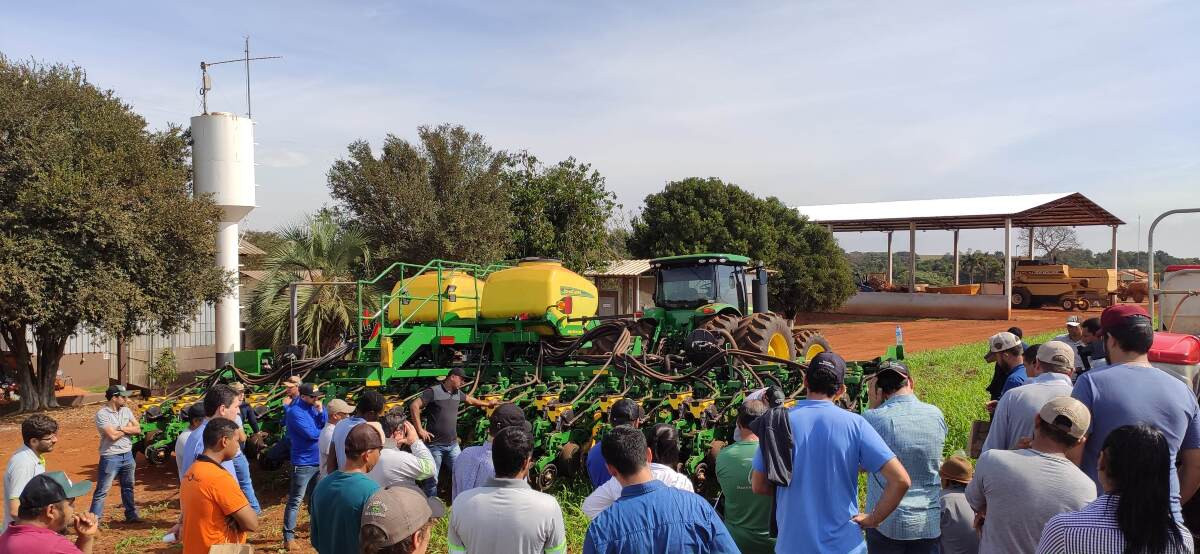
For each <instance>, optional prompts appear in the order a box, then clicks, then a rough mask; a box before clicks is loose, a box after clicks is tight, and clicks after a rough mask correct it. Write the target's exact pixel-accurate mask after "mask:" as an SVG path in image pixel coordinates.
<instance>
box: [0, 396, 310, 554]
mask: <svg viewBox="0 0 1200 554" xmlns="http://www.w3.org/2000/svg"><path fill="white" fill-rule="evenodd" d="M98 409H99V406H98V405H95V404H93V405H89V406H82V407H78V408H61V409H57V410H52V411H50V412H48V414H49V415H50V417H53V418H54V419H55V420H56V421H58V425H59V429H58V444H57V445H56V446H55V448H54V451H52V452H50V453H49V454H47V455H46V469H47V470H48V471H65V472H66V473H67V475H68V476H69V477H70V478H71V480H73V481H79V480H83V479H89V480H91V481H92V482H95V480H96V474H95V473H96V465H97V463H98V462H99V454H98V452H99V451H98V448H99V445H100V438H99V435H98V434H97V432H96V426H95V424H94V423H93V418H94V417H95V415H96V410H98ZM22 419H24V416H20V415H9V416H5V417H2V418H0V463H7V460H8V457H9V456H11V455H12V453H13V452H14V451H15V450H16V449H17V448H19V447H20V444H21V420H22ZM137 463H138V468H137V482H136V485H135V487H134V498H135V500H136V503H137V506H138V510H139V512H140V515H141V516H142V519H144V520H145V523H139V524H135V525H129V524H126V523H124V522H123V517H124V511H123V510H122V509H121V488H120V486H118V484H117V482H116V481H114V482H113V487H112V489H111V490H110V491H109V493H108V497H107V498H106V499H105V503H104V519H105V522H104V524H103V526H102V528H101V532H100V537H99V539H98V540H97V543H96V545H95V548H94V552H96V553H102V552H103V553H109V552H131V553H132V552H180V551H182V549H181V548H180V547H179V546H178V545H175V546H170V545H166V544H164V543H163V542H161V540H160V539H161V537H162V536H163V535H164V534H166V532H167V530H168V529H170V528H171V526H172V525H174V524H175V520H176V518H178V517H179V485H178V483H179V481H178V476H177V475H176V473H175V464H174V461H173V460H172V461H171V462H169V463H167V464H165V465H161V466H150V465H149V464H147V463H146V461H145V459H144V458H142V457H141V456H138V458H137ZM254 485H255V490H256V492H257V494H258V499H259V502H260V503H261V504H262V506H263V516H262V518H261V522H260V529H261V530H260V531H259V532H258V533H253V534H251V539H250V543H251V544H253V545H254V549H255V551H256V552H274V551H275V550H276V549H279V548H280V547H281V546H282V544H281V541H282V540H283V534H282V529H283V504H284V501H285V500H286V499H287V485H288V476H287V473H286V472H285V471H282V470H281V471H276V472H270V473H268V472H261V471H257V470H255V474H254ZM90 504H91V495H88V496H86V497H84V498H80V499H78V500H76V501H75V509H77V510H87V509H88V505H90ZM296 530H297V535H298V537H297V538H299V539H300V540H299V541H297V544H299V545H301V546H302V548H301V549H300V550H299V551H300V552H307V553H311V552H315V551H314V550H312V548H311V547H309V546H308V544H307V542H308V515H307V513H306V512H305V510H303V509H302V510H301V511H300V522H299V523H298V524H297V526H296ZM152 531H153V532H152ZM118 546H119V547H120V549H119V550H118Z"/></svg>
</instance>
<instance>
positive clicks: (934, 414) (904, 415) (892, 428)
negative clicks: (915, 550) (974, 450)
mask: <svg viewBox="0 0 1200 554" xmlns="http://www.w3.org/2000/svg"><path fill="white" fill-rule="evenodd" d="M863 418H865V419H866V420H867V423H870V424H871V427H873V428H875V430H876V431H877V432H879V436H880V437H883V442H885V443H887V445H888V447H889V448H891V449H892V452H895V453H896V458H898V459H899V460H900V464H901V465H903V466H904V469H905V470H907V471H908V475H909V477H910V478H911V479H912V486H910V487H909V488H908V492H907V493H905V494H904V498H903V499H901V500H900V505H899V506H897V507H896V511H894V512H892V513H891V515H889V516H888V517H887V519H885V520H883V522H882V523H880V524H879V528H878V531H879V532H880V533H882V534H883V535H884V536H886V537H887V538H889V539H894V540H900V541H904V540H916V539H933V538H937V537H938V536H940V535H941V506H940V504H939V497H940V496H941V492H942V482H941V477H939V476H938V466H939V465H941V460H942V446H943V445H944V444H945V442H946V420H945V419H944V418H943V417H942V411H941V410H939V409H938V408H937V406H934V405H932V404H926V403H924V402H921V401H920V400H917V397H916V396H913V395H912V394H904V395H896V396H893V397H891V398H888V399H887V400H886V401H884V402H883V404H881V405H880V406H879V407H878V408H875V409H874V410H867V412H866V413H865V414H863ZM885 485H887V480H886V479H884V477H883V475H882V474H879V473H872V474H870V475H869V476H868V478H867V511H868V512H870V511H871V510H874V509H875V504H876V503H878V502H879V499H880V498H881V497H882V496H883V489H884V487H885Z"/></svg>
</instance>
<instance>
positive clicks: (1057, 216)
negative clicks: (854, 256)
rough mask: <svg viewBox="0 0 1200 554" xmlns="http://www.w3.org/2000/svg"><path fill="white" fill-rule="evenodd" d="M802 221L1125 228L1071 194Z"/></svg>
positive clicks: (830, 210)
mask: <svg viewBox="0 0 1200 554" xmlns="http://www.w3.org/2000/svg"><path fill="white" fill-rule="evenodd" d="M795 209H796V210H797V211H798V212H800V214H801V215H805V216H808V218H809V219H810V220H811V221H813V222H814V223H820V224H821V225H828V226H830V227H831V228H832V229H833V230H834V231H900V230H907V229H908V226H909V223H910V222H911V223H916V224H917V229H919V230H937V229H940V230H950V229H994V228H998V227H1004V220H1005V219H1006V218H1012V225H1013V227H1058V226H1077V225H1124V224H1125V222H1124V221H1121V219H1120V218H1118V217H1117V216H1115V215H1113V214H1112V213H1110V212H1109V211H1108V210H1105V209H1104V208H1101V207H1100V205H1099V204H1096V203H1095V202H1092V201H1091V200H1089V199H1088V198H1087V197H1086V196H1084V195H1082V194H1080V193H1078V192H1074V193H1053V194H1023V195H1016V196H980V197H975V198H937V199H932V200H902V201H898V202H865V203H860V204H827V205H824V206H797V207H796V208H795Z"/></svg>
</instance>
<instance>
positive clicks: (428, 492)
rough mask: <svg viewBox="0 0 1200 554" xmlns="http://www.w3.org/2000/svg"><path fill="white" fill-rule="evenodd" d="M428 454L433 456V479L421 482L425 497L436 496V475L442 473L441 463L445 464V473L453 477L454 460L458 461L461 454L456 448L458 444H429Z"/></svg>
mask: <svg viewBox="0 0 1200 554" xmlns="http://www.w3.org/2000/svg"><path fill="white" fill-rule="evenodd" d="M428 446H429V453H430V454H432V455H433V477H430V478H428V479H426V480H424V481H421V488H422V489H424V490H425V496H428V497H431V498H432V497H434V496H437V488H438V487H437V484H438V474H439V473H441V471H442V463H443V462H444V463H445V464H446V472H447V473H449V474H450V475H451V476H453V475H454V460H456V459H458V455H459V453H461V452H462V450H461V449H459V448H458V443H457V442H455V443H454V444H430V445H428Z"/></svg>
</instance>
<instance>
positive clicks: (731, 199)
mask: <svg viewBox="0 0 1200 554" xmlns="http://www.w3.org/2000/svg"><path fill="white" fill-rule="evenodd" d="M628 245H629V250H630V252H631V253H632V254H633V255H634V256H638V257H645V258H653V257H658V256H674V255H682V254H694V253H697V252H725V253H730V254H743V255H747V256H750V257H751V258H754V259H757V260H762V261H763V262H765V263H766V264H767V267H769V268H772V269H775V270H777V271H778V273H775V274H773V275H772V276H771V278H770V279H769V280H768V283H769V284H770V292H771V298H770V306H771V309H772V310H773V311H777V312H780V313H783V314H784V315H785V316H787V317H793V316H795V314H796V313H797V312H800V311H818V310H825V309H831V308H835V307H837V306H840V305H841V304H842V302H845V300H846V299H847V298H849V297H850V295H851V294H853V292H854V285H853V282H852V281H851V278H850V266H849V264H848V263H847V262H846V257H845V253H843V252H842V250H841V248H840V247H838V245H837V242H836V241H835V240H834V238H833V235H832V234H831V233H830V232H829V231H827V230H826V229H824V228H822V227H820V226H817V225H813V224H810V223H808V222H807V220H805V219H804V218H802V217H801V216H800V215H799V214H798V213H796V211H795V210H793V209H791V208H788V207H787V206H785V205H784V204H783V203H782V202H780V201H779V200H778V199H776V198H773V197H772V198H766V199H762V198H758V197H756V196H754V195H753V194H750V193H749V192H747V191H745V190H743V189H742V188H741V187H738V186H737V185H734V184H728V183H725V182H723V181H721V180H720V179H718V178H715V177H709V178H698V177H689V178H687V179H684V180H682V181H674V182H671V183H668V184H667V186H666V188H665V189H663V191H662V192H659V193H654V194H651V195H649V196H647V197H646V200H645V208H644V209H643V210H642V213H641V214H640V215H639V216H638V217H637V218H636V219H635V220H634V221H633V232H632V234H631V236H630V238H629V242H628Z"/></svg>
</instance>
